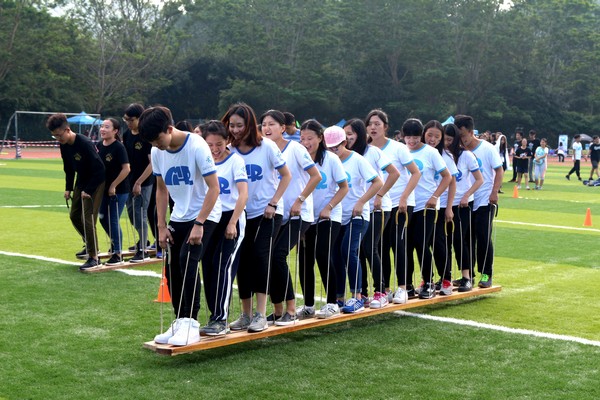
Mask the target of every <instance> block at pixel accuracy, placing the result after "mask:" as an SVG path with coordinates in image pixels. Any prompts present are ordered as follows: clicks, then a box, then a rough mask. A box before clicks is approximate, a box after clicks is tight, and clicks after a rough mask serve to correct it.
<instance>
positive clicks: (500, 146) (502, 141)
mask: <svg viewBox="0 0 600 400" xmlns="http://www.w3.org/2000/svg"><path fill="white" fill-rule="evenodd" d="M495 146H496V150H498V154H500V160H502V170H503V171H506V170H507V169H508V170H511V169H512V167H511V165H510V158H509V156H508V153H509V151H508V143H507V141H506V136H504V135H503V134H502V132H496V144H495ZM498 193H504V192H503V191H502V185H500V189H498Z"/></svg>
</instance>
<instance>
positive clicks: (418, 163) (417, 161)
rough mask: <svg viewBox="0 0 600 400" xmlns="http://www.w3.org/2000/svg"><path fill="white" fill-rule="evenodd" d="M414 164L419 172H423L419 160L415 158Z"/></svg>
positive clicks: (421, 163)
mask: <svg viewBox="0 0 600 400" xmlns="http://www.w3.org/2000/svg"><path fill="white" fill-rule="evenodd" d="M415 164H417V167H418V168H419V171H423V162H422V161H421V160H419V159H417V158H415Z"/></svg>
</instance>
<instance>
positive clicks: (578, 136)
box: [573, 133, 581, 139]
mask: <svg viewBox="0 0 600 400" xmlns="http://www.w3.org/2000/svg"><path fill="white" fill-rule="evenodd" d="M580 137H581V135H580V134H579V133H578V134H577V135H575V136H573V139H579V138H580Z"/></svg>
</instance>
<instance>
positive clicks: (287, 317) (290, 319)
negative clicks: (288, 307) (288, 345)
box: [275, 312, 296, 326]
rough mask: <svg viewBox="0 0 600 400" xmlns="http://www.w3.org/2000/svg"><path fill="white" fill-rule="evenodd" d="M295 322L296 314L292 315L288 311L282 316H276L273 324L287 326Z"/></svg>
mask: <svg viewBox="0 0 600 400" xmlns="http://www.w3.org/2000/svg"><path fill="white" fill-rule="evenodd" d="M295 323H296V315H292V314H290V313H289V312H286V313H285V314H283V317H281V318H277V319H276V320H275V325H277V326H288V325H293V324H295Z"/></svg>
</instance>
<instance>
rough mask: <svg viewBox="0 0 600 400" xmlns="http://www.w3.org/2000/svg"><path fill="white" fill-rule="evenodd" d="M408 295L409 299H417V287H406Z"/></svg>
mask: <svg viewBox="0 0 600 400" xmlns="http://www.w3.org/2000/svg"><path fill="white" fill-rule="evenodd" d="M406 294H407V295H408V298H409V299H410V298H412V297H417V292H415V287H414V286H413V285H406Z"/></svg>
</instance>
